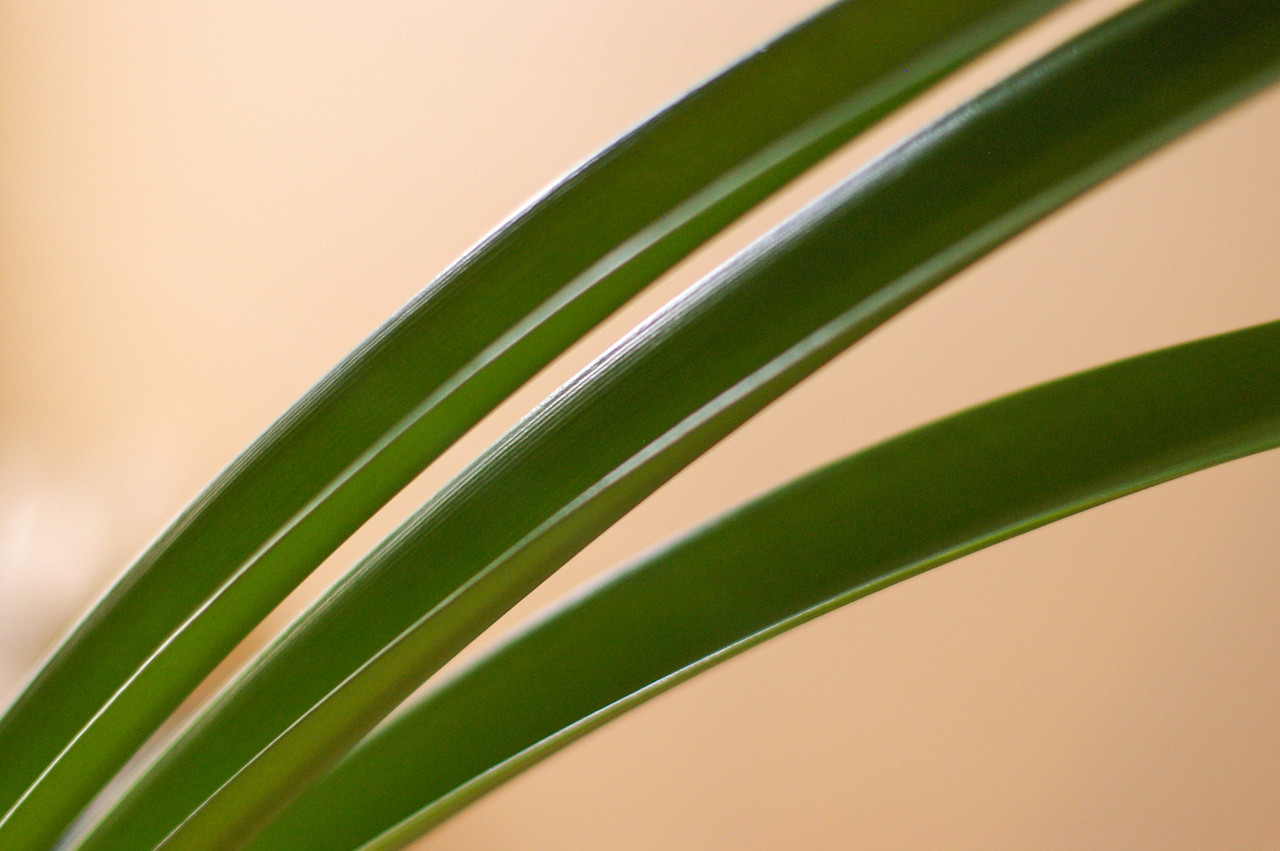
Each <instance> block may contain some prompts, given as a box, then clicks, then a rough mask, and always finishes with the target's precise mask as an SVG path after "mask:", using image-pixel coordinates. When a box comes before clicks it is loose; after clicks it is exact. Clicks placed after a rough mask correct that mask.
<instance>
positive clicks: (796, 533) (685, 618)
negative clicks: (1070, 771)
mask: <svg viewBox="0 0 1280 851" xmlns="http://www.w3.org/2000/svg"><path fill="white" fill-rule="evenodd" d="M1277 390H1280V322H1273V323H1270V324H1267V325H1263V326H1259V327H1255V328H1251V329H1248V330H1245V331H1240V332H1236V333H1233V334H1228V335H1224V336H1221V337H1216V338H1212V339H1209V340H1201V341H1197V342H1195V343H1190V344H1186V345H1183V346H1178V347H1176V348H1172V349H1167V350H1164V351H1161V352H1157V353H1153V354H1147V355H1143V356H1141V357H1138V358H1135V359H1132V360H1128V361H1123V362H1120V363H1117V364H1111V365H1109V366H1106V367H1103V368H1100V369H1096V370H1091V371H1089V372H1084V373H1079V374H1077V375H1074V376H1071V377H1069V378H1066V379H1062V380H1059V381H1056V382H1053V383H1051V384H1047V385H1043V386H1040V387H1037V388H1034V389H1031V390H1025V391H1022V392H1020V393H1017V394H1014V395H1011V396H1008V397H1005V398H1003V399H1000V400H997V401H995V402H990V403H987V404H985V405H983V406H981V407H978V408H974V409H971V410H969V411H966V412H964V413H961V414H957V415H954V416H951V417H948V418H946V419H943V420H940V421H937V422H934V423H932V424H930V425H928V426H925V427H923V428H920V429H918V430H915V431H912V432H909V433H907V434H905V435H902V436H900V437H896V438H894V439H892V440H889V441H887V442H885V443H882V444H880V445H878V446H875V447H873V448H871V449H867V450H865V451H863V452H860V453H858V454H856V455H853V456H852V457H849V458H846V459H844V460H842V461H839V462H837V463H835V464H832V465H830V466H829V467H826V468H824V469H822V470H820V471H818V472H816V473H812V474H810V475H808V476H806V477H804V478H802V479H799V480H797V481H795V482H792V483H791V484H788V485H786V486H785V487H782V488H779V489H777V490H775V491H773V492H772V493H770V494H767V495H766V496H764V497H762V498H760V499H758V500H755V501H753V502H751V503H749V504H747V505H744V506H741V507H739V508H737V509H734V510H732V511H730V512H727V513H726V514H724V515H723V516H721V517H719V518H717V519H715V520H713V521H711V522H710V523H708V524H706V525H705V526H703V527H702V528H700V529H698V530H697V531H695V532H693V533H691V534H689V535H687V536H684V537H683V538H682V539H681V540H678V541H675V542H673V543H670V544H667V545H665V546H664V547H662V548H660V549H659V550H657V551H656V552H654V553H653V554H652V555H649V556H647V557H644V558H642V559H640V560H638V561H637V562H636V563H635V564H633V565H631V566H629V567H624V568H622V569H620V570H618V571H616V572H615V573H613V574H612V575H610V576H608V577H607V578H606V579H604V580H603V581H602V582H600V583H597V584H596V585H595V586H594V587H593V588H592V589H591V590H590V591H588V592H585V593H581V594H579V595H577V596H575V597H574V598H573V599H572V600H570V601H568V602H567V603H565V604H562V605H560V606H558V607H556V608H554V609H552V610H551V611H549V612H548V613H547V614H545V615H544V616H542V617H540V618H538V619H537V620H536V621H535V622H533V623H532V624H531V625H530V626H528V627H526V628H524V629H522V630H520V631H519V632H517V633H516V634H514V635H513V636H512V637H511V638H509V639H507V640H505V641H504V642H503V643H502V645H500V646H499V647H497V648H496V649H494V650H491V651H489V652H487V653H486V654H485V655H483V656H481V657H480V658H478V659H477V660H475V661H474V662H472V663H470V664H469V665H468V666H467V667H466V668H465V669H463V670H462V671H460V672H458V673H457V674H455V675H454V676H452V677H451V678H450V679H449V680H448V681H447V682H444V683H441V684H439V685H437V686H435V687H434V688H432V690H431V691H430V692H429V693H428V694H427V695H426V696H424V697H423V698H422V699H421V700H419V701H418V702H417V703H415V704H414V705H413V706H412V707H411V708H409V709H407V710H406V711H404V712H402V713H400V714H399V715H397V716H396V718H395V719H394V720H392V721H391V722H389V723H388V724H387V725H385V726H384V727H381V728H379V729H378V731H377V732H375V733H374V734H372V735H371V736H370V737H369V738H367V739H366V740H365V741H363V742H362V743H361V744H360V745H359V746H358V747H357V748H356V749H355V750H354V751H352V752H351V753H350V754H349V755H348V756H347V757H346V759H344V760H343V761H342V762H341V763H340V764H339V765H338V766H337V767H336V768H335V769H334V771H333V772H332V773H330V774H329V775H328V776H326V777H325V778H324V779H322V780H321V781H319V782H318V783H316V784H315V785H314V786H312V787H311V788H309V789H308V790H307V791H306V792H305V793H304V794H303V795H302V797H301V798H299V799H298V800H297V801H295V802H294V804H293V805H292V806H290V807H289V808H288V809H287V810H286V811H285V812H284V813H283V814H281V816H280V817H279V818H277V819H276V821H274V822H273V823H272V824H271V825H270V826H268V827H267V829H266V830H265V831H264V832H263V833H262V834H260V835H259V836H258V838H257V839H256V840H255V841H254V842H253V843H252V844H251V846H250V847H251V848H253V849H260V851H267V849H271V851H291V849H297V851H304V849H305V851H326V849H332V851H342V849H350V848H357V847H363V848H365V849H366V851H373V849H378V851H389V849H393V848H398V847H401V845H403V844H405V843H407V842H408V841H410V840H412V839H413V838H415V837H417V836H418V835H420V834H421V833H422V832H424V831H426V830H427V829H429V828H431V827H433V826H434V825H436V824H438V823H439V822H441V821H443V820H444V819H445V818H447V817H448V816H449V815H451V814H452V813H454V812H456V811H457V810H459V809H461V808H462V807H464V806H466V805H467V804H468V803H470V802H471V801H473V800H475V799H476V798H477V797H479V796H480V795H482V794H484V793H485V792H486V791H488V790H490V789H492V788H493V787H495V786H497V785H498V784H500V783H502V782H504V781H505V780H507V779H509V778H511V777H512V776H514V775H515V774H517V773H519V772H521V771H523V770H524V769H526V768H528V767H529V766H531V765H533V764H534V763H536V762H537V761H539V760H541V759H544V758H545V757H547V756H549V755H551V754H552V753H554V752H555V751H557V750H559V749H560V748H563V747H564V746H566V745H568V744H569V743H570V742H573V741H575V740H576V739H578V738H580V737H581V736H583V735H585V734H586V733H588V732H590V731H591V730H593V729H595V728H597V727H599V726H600V725H601V724H603V723H604V722H606V721H608V720H610V719H611V718H615V717H617V716H618V715H620V714H621V713H623V712H625V711H627V710H628V709H631V708H632V707H634V706H636V705H638V704H640V703H643V702H644V701H646V700H648V699H649V698H651V697H654V696H656V695H658V694H660V693H662V692H663V691H665V690H667V689H669V688H671V687H672V686H674V685H675V684H677V683H679V682H683V681H684V680H686V679H688V678H689V677H691V676H693V675H694V674H696V673H698V672H700V671H703V670H706V669H707V668H709V667H711V666H712V665H716V664H718V663H720V662H722V661H724V660H725V659H727V658H729V657H731V656H733V655H735V654H737V653H740V652H742V651H743V650H745V649H747V648H748V647H751V646H754V645H755V644H758V643H760V642H761V641H764V640H765V639H767V638H770V637H772V636H774V635H777V634H778V633H780V632H782V631H784V630H787V629H790V628H791V627H793V626H797V625H799V624H801V623H804V622H805V621H807V620H810V619H811V618H814V617H816V616H818V615H819V614H822V613H824V612H828V611H830V610H832V609H834V608H836V607H838V606H842V605H844V604H846V603H849V602H852V601H853V600H856V599H858V598H860V597H863V596H865V595H867V594H870V593H872V592H874V591H878V590H879V589H881V588H884V587H886V586H888V585H891V584H893V583H895V582H900V581H902V580H903V579H906V578H908V577H911V576H915V575H916V574H918V573H920V572H922V571H924V570H928V569H929V568H932V567H936V566H938V565H940V564H943V563H945V562H948V561H951V560H952V559H956V558H959V557H960V556H962V555H965V554H966V553H969V552H973V551H974V550H978V549H981V548H983V547H987V546H990V545H991V544H994V543H996V542H998V541H1001V540H1004V539H1005V538H1009V537H1012V536H1013V535H1017V534H1020V533H1021V532H1025V531H1027V530H1029V529H1033V528H1036V527H1038V526H1042V525H1044V524H1046V523H1049V522H1052V521H1053V520H1056V519H1058V518H1061V517H1065V516H1067V515H1069V514H1073V513H1075V512H1078V511H1082V510H1084V509H1086V508H1089V507H1091V506H1094V505H1098V504H1100V503H1103V502H1106V501H1108V500H1111V499H1115V498H1116V497H1119V496H1123V495H1124V494H1127V493H1132V492H1133V491H1136V490H1139V489H1141V488H1145V487H1150V486H1151V485H1154V484H1156V483H1158V482H1162V481H1166V480H1168V479H1171V478H1174V477H1176V476H1181V475H1185V474H1187V473H1190V472H1192V471H1194V470H1199V469H1202V468H1204V467H1208V466H1210V465H1212V464H1219V463H1222V462H1224V461H1227V460H1230V459H1233V458H1238V457H1241V456H1243V455H1247V454H1250V453H1253V452H1259V451H1262V450H1264V449H1270V448H1273V447H1275V446H1277V445H1280V392H1277ZM850 651H851V652H857V649H856V648H850ZM352 801H360V805H359V806H356V807H353V806H351V802H352ZM375 837H377V841H376V842H371V840H373V839H374V838H375ZM366 842H370V844H369V845H367V846H366V845H364V843H366Z"/></svg>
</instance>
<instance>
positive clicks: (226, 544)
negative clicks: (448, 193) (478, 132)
mask: <svg viewBox="0 0 1280 851" xmlns="http://www.w3.org/2000/svg"><path fill="white" fill-rule="evenodd" d="M1059 2H1060V0H930V1H929V2H926V1H925V0H911V2H902V0H892V1H891V0H858V2H850V1H849V0H846V1H845V2H840V3H837V4H835V5H834V6H832V7H830V8H829V9H827V10H825V11H824V12H822V13H820V14H818V15H817V16H815V17H814V18H813V19H811V20H809V21H808V22H806V23H804V24H802V25H801V26H799V27H798V28H796V29H795V30H793V31H791V32H789V33H787V34H785V35H783V36H782V37H780V38H779V39H778V40H777V41H776V42H774V43H773V44H771V45H770V46H769V47H768V49H767V50H763V51H760V52H757V53H755V54H753V55H752V56H750V57H748V58H747V59H745V60H744V61H743V62H741V63H739V64H738V65H736V66H734V67H733V68H731V69H730V70H728V71H727V72H725V73H724V74H722V75H720V76H719V77H717V78H715V79H713V80H711V81H710V82H708V83H707V84H705V85H704V86H702V87H700V88H698V89H697V90H695V91H694V92H692V93H691V94H689V95H688V96H686V97H685V98H683V99H681V100H680V101H678V102H676V103H674V104H673V105H672V106H670V107H669V108H667V109H666V110H664V111H662V112H661V113H659V114H658V115H656V116H655V117H654V118H652V119H650V120H649V121H648V122H646V123H644V124H643V125H641V126H639V127H638V128H637V129H636V130H634V131H632V132H631V133H629V134H627V135H626V136H624V137H623V138H622V139H620V140H619V141H618V142H617V143H615V144H614V145H612V146H610V147H609V148H608V149H606V150H605V151H604V152H602V153H601V154H600V155H598V156H597V157H595V158H594V159H592V160H591V161H589V162H588V163H586V164H585V165H584V166H582V167H581V168H580V169H578V170H577V171H576V172H574V173H573V174H571V175H570V176H569V177H567V178H566V179H565V180H564V181H562V182H561V183H560V184H559V185H557V186H556V187H554V188H553V189H552V190H550V192H548V193H547V194H546V195H545V196H544V197H543V198H541V199H540V200H539V201H538V202H537V203H535V204H533V205H532V206H530V207H529V208H528V209H526V210H525V211H523V212H521V213H520V214H518V215H517V216H516V217H515V218H513V219H512V220H511V221H510V222H508V223H507V224H506V225H504V226H503V227H502V228H500V229H499V230H498V231H496V232H495V233H494V234H493V235H492V236H490V237H489V238H488V239H487V240H485V241H484V242H483V243H482V244H481V245H479V246H478V247H477V248H476V249H475V250H474V251H473V252H471V253H470V254H469V255H468V256H467V257H465V258H463V260H462V261H460V262H459V263H458V264H457V265H455V266H454V267H453V268H451V269H450V270H449V271H447V272H446V273H445V274H444V275H443V276H442V277H441V278H440V279H439V280H438V281H436V282H435V283H434V284H432V285H431V286H430V287H429V288H428V289H427V290H425V291H424V292H423V293H422V294H421V295H420V296H418V297H417V298H416V299H415V300H414V301H413V302H411V303H410V304H409V305H408V306H407V307H406V308H405V309H404V310H403V311H402V312H401V313H400V314H398V315H397V316H396V317H394V318H393V319H392V320H391V321H390V322H388V323H387V324H386V325H385V326H384V327H383V328H381V329H380V330H379V331H378V332H377V333H375V334H374V335H373V336H372V337H371V338H370V339H369V340H368V341H366V342H365V343H364V344H363V345H362V346H361V347H360V348H359V349H357V350H356V352H354V353H353V354H352V355H351V356H350V357H349V358H348V359H346V360H345V361H344V362H343V363H342V364H341V365H339V366H338V367H337V368H336V369H335V370H334V371H333V372H332V373H331V374H330V375H329V376H328V377H326V378H325V379H324V380H323V381H322V382H321V383H320V384H319V385H317V387H316V388H315V389H314V390H312V391H311V392H310V393H309V394H308V395H307V396H305V397H304V398H303V399H302V400H301V401H300V402H299V403H298V404H297V405H295V406H294V408H292V409H291V410H290V411H289V412H288V413H287V414H286V415H285V416H284V417H283V418H282V419H281V420H280V421H279V422H278V423H276V425H275V426H273V427H272V428H271V429H270V430H269V431H268V432H267V433H266V434H264V435H263V437H262V438H260V439H259V440H258V441H257V442H255V443H254V444H253V445H252V446H251V447H250V448H249V449H248V450H247V451H246V452H245V453H244V454H243V455H242V456H241V457H240V458H239V459H238V460H237V461H236V462H235V463H234V464H233V465H232V466H231V467H230V468H229V469H228V470H227V471H226V473H224V474H223V475H222V476H221V477H220V478H219V479H218V480H217V481H216V482H214V484H213V485H212V486H211V487H210V488H209V489H208V490H207V491H206V492H205V493H204V494H203V495H201V497H200V498H199V499H197V500H196V502H195V503H194V504H193V505H192V506H191V507H190V508H189V509H188V510H187V511H186V512H185V513H184V514H183V515H182V517H180V518H179V520H178V521H177V522H176V523H175V524H174V526H173V527H171V528H170V529H169V530H168V531H167V532H165V533H164V534H163V535H162V536H161V538H160V539H159V540H158V541H157V542H156V543H155V544H154V545H153V546H152V547H151V548H150V549H149V550H148V551H147V552H146V553H145V554H144V555H143V556H142V558H141V559H140V560H139V562H138V563H137V564H136V565H134V566H133V568H131V569H130V571H129V572H128V573H127V574H126V575H125V576H124V578H123V579H122V580H121V581H120V582H119V583H118V584H117V585H116V586H115V587H114V588H113V589H112V590H111V592H110V593H109V594H108V596H107V597H106V598H105V599H104V600H103V601H102V602H101V603H100V604H99V605H98V606H97V607H96V608H95V609H94V611H93V612H92V613H91V614H90V615H89V616H88V617H87V618H86V619H85V620H84V621H83V622H82V623H81V624H80V625H79V626H78V627H77V629H76V631H75V633H74V634H73V635H72V637H71V638H70V639H69V640H68V641H67V642H66V643H65V644H63V646H62V647H61V648H60V649H59V650H58V651H57V653H56V654H55V655H54V657H52V659H51V660H50V661H49V663H48V664H47V665H46V666H45V668H44V669H43V671H42V672H41V673H40V674H39V676H38V677H37V679H36V680H35V681H34V682H33V683H32V685H31V686H30V687H29V688H28V690H27V691H26V692H25V693H24V695H23V696H22V697H21V698H20V699H19V701H18V703H17V704H16V705H15V706H14V707H13V708H12V709H11V711H10V712H9V713H8V714H7V715H6V716H5V718H4V719H3V721H0V764H2V768H0V814H3V813H4V812H5V811H6V810H8V809H9V808H10V805H12V804H14V803H15V802H16V801H17V800H18V799H19V798H20V797H21V796H23V795H24V794H26V796H27V797H26V798H25V799H24V800H23V803H22V806H21V807H20V808H19V809H18V810H16V811H14V812H13V813H11V814H10V815H9V816H8V817H7V818H6V821H5V824H4V827H3V828H0V836H3V841H4V842H6V843H12V844H11V845H10V846H9V847H14V848H19V847H41V846H42V845H44V844H47V843H48V842H50V841H52V839H53V838H54V837H56V835H57V834H58V833H59V832H60V831H61V829H62V827H63V826H65V824H66V822H67V821H68V819H69V818H70V817H71V816H72V815H74V813H75V811H76V810H78V809H79V808H80V806H82V805H83V803H84V802H85V801H86V800H87V799H88V797H89V796H91V795H92V794H93V792H94V791H95V790H96V789H97V788H99V786H100V785H101V784H102V782H104V781H105V780H106V779H107V777H109V776H110V774H111V772H113V771H114V770H115V769H116V768H117V767H118V766H119V765H120V764H121V762H122V761H123V760H124V759H126V758H127V757H128V756H129V754H130V753H131V752H132V750H133V749H134V748H135V747H136V746H137V745H138V744H140V743H141V742H142V741H143V740H144V739H145V738H146V736H147V735H148V734H149V733H150V732H151V731H153V730H154V729H155V728H156V727H157V725H158V724H159V723H160V722H161V721H162V720H163V718H164V717H165V716H166V715H167V714H168V713H169V712H170V711H171V710H172V709H173V708H174V707H175V706H176V705H177V704H178V702H179V701H180V700H181V699H182V698H183V697H184V696H185V695H186V694H188V693H189V691H190V690H191V689H192V688H193V687H194V686H195V684H196V683H198V682H199V680H200V679H201V678H202V677H203V676H204V675H205V674H206V673H207V672H208V671H209V670H210V669H211V668H212V667H213V665H214V664H216V662H217V661H218V660H220V659H221V658H222V657H223V655H224V654H225V653H226V652H227V651H229V650H230V648H231V647H232V646H234V644H235V643H236V642H237V641H238V640H239V639H240V638H241V637H243V636H244V635H245V634H246V633H247V631H248V630H249V629H250V628H251V627H252V626H253V625H254V624H255V623H256V622H258V620H260V619H261V617H262V616H263V615H265V613H266V612H268V611H269V610H270V609H271V608H272V607H273V606H274V605H275V604H276V603H277V602H278V601H279V600H280V599H282V598H283V596H284V595H285V594H287V593H288V591H289V590H290V589H292V588H293V587H294V586H295V585H296V584H297V583H298V582H299V581H300V580H301V579H302V578H303V577H304V576H305V575H306V574H307V573H308V572H309V571H310V570H312V569H313V568H314V566H315V565H316V564H318V563H319V562H320V561H321V560H322V559H323V558H324V557H325V556H326V555H328V554H329V553H330V552H332V550H333V549H334V548H335V547H336V546H337V545H338V544H339V543H340V542H341V541H342V540H344V539H345V538H346V537H347V536H348V535H349V534H350V533H351V532H352V531H354V529H356V528H357V527H358V526H359V525H360V524H361V523H362V522H364V520H365V519H367V518H368V516H370V515H371V514H372V513H373V512H374V511H375V510H376V509H377V508H378V507H379V506H381V505H382V504H383V503H384V502H385V501H386V500H387V499H389V498H390V497H391V496H392V495H393V494H394V493H395V492H396V491H398V490H399V489H400V488H401V487H403V485H404V484H406V483H407V482H408V481H409V480H410V479H411V478H412V477H413V476H414V475H416V474H417V472H418V471H419V470H421V469H422V467H423V466H425V465H426V464H427V463H429V462H430V461H431V460H432V459H433V458H434V457H436V456H437V455H438V454H439V453H440V452H441V451H442V450H443V449H444V448H445V447H447V446H448V445H449V444H450V443H451V442H452V441H453V440H454V439H456V438H457V437H458V436H459V435H460V434H461V433H462V432H464V431H465V430H466V429H467V428H469V427H470V426H471V425H472V424H474V423H475V422H476V421H477V420H478V419H479V418H480V417H481V416H483V415H484V414H485V413H486V412H487V411H489V410H490V409H491V408H492V407H493V406H494V405H495V404H496V403H497V402H499V401H500V400H501V399H502V398H504V397H505V396H506V395H507V394H509V393H510V392H511V391H512V390H513V389H515V388H516V387H517V386H518V385H519V384H521V383H522V382H523V381H524V380H526V379H527V378H528V377H529V376H530V375H532V374H533V373H534V372H536V371H537V370H538V369H539V368H541V367H542V366H543V365H545V364H546V363H547V362H548V361H549V360H550V359H551V358H552V357H554V356H555V355H556V354H557V353H559V352H560V351H562V350H563V349H564V348H565V347H566V346H568V345H569V344H570V343H572V342H573V341H574V340H575V339H577V338H578V337H580V336H581V335H582V334H583V333H584V332H585V331H586V330H588V329H589V328H590V327H591V326H592V325H594V324H595V323H596V322H598V321H599V320H600V319H602V318H603V317H604V316H606V315H607V314H608V313H609V312H611V311H612V310H613V309H614V308H616V307H617V306H618V305H620V304H621V303H623V302H624V301H625V300H626V299H628V298H629V297H630V296H631V295H633V294H634V293H635V292H636V291H638V290H639V289H640V288H642V287H643V286H644V285H645V284H647V283H648V282H650V281H651V280H653V278H654V277H656V276H657V275H659V274H661V273H662V272H663V271H664V270H666V269H667V268H669V267H670V266H671V265H672V264H673V263H675V262H677V261H678V260H679V259H680V258H681V257H683V256H685V255H686V254H687V253H688V252H689V251H691V250H692V249H693V248H694V247H696V246H697V245H698V244H699V243H701V242H702V241H703V240H705V239H706V238H707V237H709V236H710V235H712V234H714V233H715V232H717V231H718V230H719V229H720V228H722V227H723V226H724V225H726V224H727V223H728V222H730V221H731V220H733V219H734V218H735V217H737V216H738V215H740V214H741V213H742V212H743V211H745V210H746V209H748V208H749V207H750V206H752V205H753V204H755V203H756V202H758V201H759V200H760V199H762V198H763V197H765V196H766V195H768V194H769V193H770V192H772V191H773V190H774V189H776V188H778V187H779V186H781V185H783V184H784V183H786V182H787V181H788V180H789V179H791V178H792V177H794V176H795V175H796V174H798V173H799V172H801V171H803V170H804V169H805V168H806V167H808V166H809V165H811V164H812V163H813V162H815V161H816V160H818V159H820V158H821V157H822V156H824V155H825V154H827V153H829V152H830V151H831V150H833V149H834V148H835V147H837V146H838V145H840V144H841V143H842V142H844V141H845V140H847V139H848V138H849V137H850V136H852V135H854V134H855V133H856V132H858V131H859V130H861V129H862V128H864V127H866V126H868V125H869V124H870V123H871V122H873V121H874V120H875V119H877V118H878V117H880V116H881V115H883V114H885V113H886V112H887V111H889V110H890V109H892V108H893V107H894V106H896V105H897V104H899V103H901V102H902V101H903V100H905V99H907V98H908V97H910V96H911V95H913V94H914V93H915V92H917V91H919V90H920V89H922V88H923V87H925V86H926V85H928V84H929V83H930V82H931V81H933V80H935V79H937V78H938V77H939V76H941V75H942V74H944V73H946V72H947V71H949V70H950V69H951V68H953V67H955V66H956V65H957V64H959V63H961V62H963V61H965V60H966V59H967V58H969V57H971V56H973V55H974V54H975V53H977V52H979V51H981V50H983V49H985V48H986V47H987V46H989V45H991V44H992V43H994V42H995V41H997V40H999V39H1000V38H1002V37H1004V36H1005V35H1007V34H1008V33H1010V32H1012V31H1013V30H1015V29H1017V28H1018V27H1019V26H1022V25H1023V24H1025V23H1027V22H1029V21H1031V20H1033V19H1034V18H1036V17H1037V16H1039V15H1041V14H1043V13H1044V12H1045V11H1047V10H1048V9H1050V8H1052V7H1054V6H1056V5H1058V3H1059ZM904 20H909V21H910V26H903V21H904ZM619 199H625V203H619ZM233 582H234V584H232V583H233ZM86 725H88V726H87V727H86ZM37 778H41V779H40V781H39V783H38V784H37V786H36V787H35V788H34V789H31V790H29V791H27V790H28V787H29V786H30V785H31V784H32V783H33V781H36V780H37ZM19 837H22V838H21V839H19Z"/></svg>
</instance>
